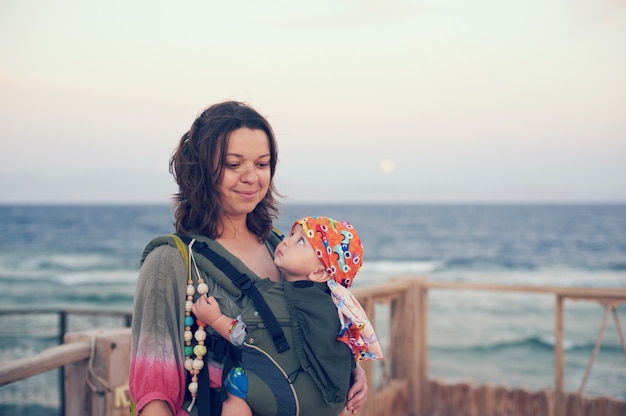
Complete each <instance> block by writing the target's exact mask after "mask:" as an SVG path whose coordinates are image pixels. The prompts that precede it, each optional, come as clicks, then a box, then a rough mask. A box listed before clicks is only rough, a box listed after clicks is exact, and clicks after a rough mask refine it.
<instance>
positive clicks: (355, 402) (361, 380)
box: [346, 363, 367, 414]
mask: <svg viewBox="0 0 626 416" xmlns="http://www.w3.org/2000/svg"><path fill="white" fill-rule="evenodd" d="M366 401H367V378H366V376H365V370H363V368H361V366H360V365H359V364H358V363H357V365H356V368H355V369H354V370H352V385H351V386H350V390H348V403H346V409H348V411H349V412H350V413H352V414H357V413H358V412H359V410H361V409H362V408H363V406H365V402H366Z"/></svg>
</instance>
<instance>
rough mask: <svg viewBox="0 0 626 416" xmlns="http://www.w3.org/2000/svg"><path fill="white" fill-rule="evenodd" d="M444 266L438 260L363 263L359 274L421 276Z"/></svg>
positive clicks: (444, 265)
mask: <svg viewBox="0 0 626 416" xmlns="http://www.w3.org/2000/svg"><path fill="white" fill-rule="evenodd" d="M445 267H446V264H445V263H444V262H442V261H438V260H424V261H391V260H389V261H370V262H368V261H365V262H364V263H363V267H362V268H361V271H360V273H361V274H366V275H385V276H398V275H423V274H428V273H432V272H434V271H437V270H441V269H444V268H445Z"/></svg>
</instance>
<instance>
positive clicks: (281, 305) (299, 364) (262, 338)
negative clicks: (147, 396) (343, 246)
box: [142, 233, 354, 416]
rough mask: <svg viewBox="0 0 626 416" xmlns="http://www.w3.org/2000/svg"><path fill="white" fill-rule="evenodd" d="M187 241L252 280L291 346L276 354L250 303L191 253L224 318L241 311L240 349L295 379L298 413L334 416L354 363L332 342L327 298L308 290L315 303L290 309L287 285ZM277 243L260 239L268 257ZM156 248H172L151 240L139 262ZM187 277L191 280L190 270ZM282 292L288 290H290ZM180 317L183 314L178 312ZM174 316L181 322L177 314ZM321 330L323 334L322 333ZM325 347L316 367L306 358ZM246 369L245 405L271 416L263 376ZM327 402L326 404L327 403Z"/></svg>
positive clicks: (333, 313)
mask: <svg viewBox="0 0 626 416" xmlns="http://www.w3.org/2000/svg"><path fill="white" fill-rule="evenodd" d="M190 237H192V238H195V239H196V240H198V241H201V242H204V243H206V244H208V245H209V247H211V249H213V250H215V251H216V252H217V253H218V254H220V255H222V256H223V257H224V258H225V259H226V260H228V261H229V262H230V263H231V264H232V265H233V266H234V267H235V268H237V270H239V271H240V272H242V273H245V274H247V275H248V276H249V277H250V278H251V279H252V280H253V281H254V282H255V284H256V285H257V287H258V289H259V291H261V292H262V293H263V296H264V297H265V298H266V301H267V303H268V305H269V306H270V308H271V309H272V312H273V313H274V316H275V317H276V319H277V320H278V322H279V324H280V325H281V327H282V329H283V331H284V333H285V337H286V338H287V340H288V342H289V345H290V346H291V348H290V349H289V350H288V351H286V352H284V353H281V354H279V353H278V352H277V351H276V350H275V347H274V343H273V341H272V338H271V336H270V334H269V331H268V330H267V329H266V328H265V327H264V323H263V321H262V319H261V317H260V316H258V314H257V313H255V312H256V311H255V308H254V305H253V303H252V300H250V299H249V298H248V297H247V296H245V295H244V294H243V293H242V292H241V291H240V290H239V289H238V288H237V287H236V286H235V285H234V284H233V283H232V282H231V281H230V279H229V278H228V277H227V276H226V275H225V274H224V273H223V272H222V271H221V270H220V269H218V268H217V267H215V265H213V263H211V262H210V261H209V260H208V259H206V258H205V257H204V256H202V255H199V254H195V255H194V258H195V260H196V263H197V265H198V268H199V269H200V271H201V272H202V274H203V275H204V276H203V278H204V279H205V282H206V283H207V284H208V285H209V293H211V294H212V295H213V296H215V297H216V298H217V300H218V302H220V306H221V307H222V313H224V314H225V315H227V316H237V315H238V314H239V313H240V312H241V313H242V316H243V320H244V322H246V325H247V326H248V333H247V336H246V344H248V345H245V344H244V346H243V348H244V349H245V348H252V347H254V348H260V349H262V350H263V351H265V353H266V354H267V355H269V356H270V357H271V358H272V359H273V360H274V361H275V362H276V365H278V366H279V367H280V368H281V369H282V371H283V372H284V373H285V374H286V375H289V374H292V375H293V377H292V379H295V381H294V382H293V387H294V389H295V391H296V396H297V398H298V402H299V408H300V413H299V415H300V416H314V415H315V416H323V415H329V416H330V415H333V416H335V415H337V414H339V413H340V412H341V411H342V409H343V408H344V405H345V402H346V398H347V390H348V385H349V380H350V373H351V369H352V368H353V364H354V360H353V359H352V355H351V353H350V351H349V349H348V348H347V347H345V345H344V344H342V343H339V342H337V341H335V336H336V332H337V331H336V330H337V329H338V327H339V321H338V317H337V309H336V307H335V306H334V304H333V303H332V300H331V299H330V295H329V294H328V293H323V292H321V291H320V290H319V287H318V288H317V289H315V290H312V291H311V292H312V293H315V294H316V296H315V299H316V300H315V301H312V302H304V303H302V300H301V299H300V300H294V301H290V306H289V307H288V305H287V300H286V297H287V296H286V293H285V286H287V285H289V286H291V284H288V283H285V284H284V283H282V282H281V283H278V282H272V281H270V280H269V279H267V278H266V279H260V278H259V277H258V276H257V275H256V274H255V273H254V272H252V270H250V269H249V268H248V267H247V266H246V265H245V264H243V262H241V261H240V260H239V259H238V258H237V257H235V256H233V255H232V254H231V253H230V252H228V251H227V250H226V249H224V247H222V246H221V245H220V244H219V243H218V242H216V241H215V240H211V239H208V238H205V237H202V236H197V235H190ZM279 242H280V238H279V237H278V236H276V235H275V234H274V233H272V234H271V235H270V238H268V240H267V241H266V245H267V247H268V250H270V252H271V253H273V252H274V249H275V247H276V246H277V245H278V243H279ZM162 245H169V246H171V247H174V248H176V242H175V241H174V239H173V238H172V236H170V235H166V236H160V237H156V238H154V239H153V240H151V241H150V243H149V244H148V245H147V246H146V248H145V250H144V252H143V255H142V263H143V261H144V260H145V258H146V256H147V255H148V254H149V253H150V252H151V251H153V250H154V249H155V248H157V247H159V246H162ZM185 261H186V259H185ZM192 269H193V267H192ZM193 274H194V276H195V272H194V273H193ZM194 280H195V278H194ZM183 284H184V285H186V283H185V282H183ZM287 290H288V291H289V292H292V291H291V288H288V289H287ZM298 291H299V289H298ZM292 295H293V296H294V297H297V296H295V295H297V294H296V293H290V294H289V296H290V297H291V296H292ZM322 295H323V296H322ZM307 296H308V295H307ZM322 297H323V300H322ZM312 299H313V298H312ZM318 301H319V302H321V303H322V305H323V307H320V305H319V304H318ZM298 305H299V306H301V307H305V306H306V308H309V309H311V308H312V309H315V310H316V312H318V313H321V314H322V315H323V316H321V317H319V318H315V319H314V320H313V319H311V320H308V319H306V317H305V316H304V314H306V313H308V312H299V313H297V314H294V313H292V312H294V309H293V308H294V307H296V306H298ZM306 308H305V309H306ZM317 309H319V311H317ZM181 314H183V312H182V310H181ZM180 317H181V322H182V315H181V316H180ZM317 319H323V321H322V322H333V319H334V320H335V321H337V325H336V326H332V332H333V336H332V337H331V336H329V332H328V331H321V330H322V329H323V328H324V329H328V327H329V326H328V325H321V326H318V325H313V322H314V321H315V322H320V321H317ZM322 327H323V328H322ZM322 332H325V333H324V334H323V335H322ZM307 334H312V335H313V336H314V337H315V338H314V339H317V338H321V337H324V342H322V343H313V344H314V345H315V347H313V348H311V345H312V344H311V342H312V341H311V339H310V338H309V337H308V336H307ZM299 343H300V344H299ZM307 343H308V344H307ZM183 344H184V341H183V340H182V339H181V345H183ZM301 344H302V345H301ZM327 347H328V348H329V350H328V351H329V354H328V356H326V357H324V358H323V359H322V364H320V363H316V362H314V360H312V359H311V356H310V354H313V353H314V352H315V353H316V354H317V353H318V350H319V349H320V348H321V349H323V348H327ZM328 364H330V365H328ZM244 367H245V365H244ZM322 367H323V369H322ZM299 369H300V370H302V369H304V371H299V372H298V370H299ZM329 369H330V370H329ZM335 370H336V371H335ZM246 371H247V372H248V382H249V391H248V399H247V401H248V402H249V403H250V404H251V407H252V408H253V413H254V415H258V416H266V415H268V416H269V415H276V414H277V412H278V410H277V409H276V402H275V399H274V397H273V393H272V387H271V386H268V385H267V383H266V382H265V380H264V379H263V374H255V373H254V372H249V371H248V369H246ZM322 391H323V393H322ZM327 401H328V402H330V404H329V403H328V402H327Z"/></svg>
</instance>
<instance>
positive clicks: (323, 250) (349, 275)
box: [291, 217, 363, 288]
mask: <svg viewBox="0 0 626 416" xmlns="http://www.w3.org/2000/svg"><path fill="white" fill-rule="evenodd" d="M297 224H300V225H302V228H303V230H304V233H305V234H306V236H307V237H308V238H309V242H310V243H311V245H312V246H313V248H314V249H315V254H317V257H319V259H320V260H321V261H322V263H323V264H324V267H325V268H326V272H327V273H328V274H329V275H330V276H331V277H332V279H333V280H334V281H335V282H337V283H339V284H340V285H342V286H343V287H346V288H349V287H350V286H352V280H353V279H354V276H356V274H357V272H358V271H359V269H360V268H361V264H362V263H363V244H361V239H360V238H359V236H358V234H357V233H356V230H355V229H354V227H353V226H352V225H351V224H350V223H349V222H345V221H335V220H333V219H332V218H328V217H304V218H301V219H299V220H297V221H296V222H294V223H293V225H292V226H291V229H292V230H293V227H295V226H296V225H297Z"/></svg>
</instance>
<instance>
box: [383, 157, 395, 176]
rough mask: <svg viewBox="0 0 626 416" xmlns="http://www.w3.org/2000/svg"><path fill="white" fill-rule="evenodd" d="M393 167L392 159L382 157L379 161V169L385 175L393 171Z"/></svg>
mask: <svg viewBox="0 0 626 416" xmlns="http://www.w3.org/2000/svg"><path fill="white" fill-rule="evenodd" d="M394 169H395V165H394V164H393V161H392V160H389V159H384V160H381V161H380V171H381V172H382V173H383V174H385V175H390V174H392V173H393V171H394Z"/></svg>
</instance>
